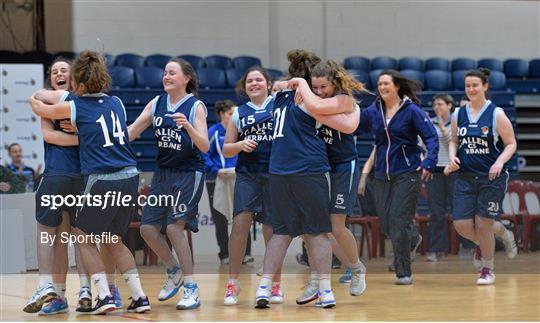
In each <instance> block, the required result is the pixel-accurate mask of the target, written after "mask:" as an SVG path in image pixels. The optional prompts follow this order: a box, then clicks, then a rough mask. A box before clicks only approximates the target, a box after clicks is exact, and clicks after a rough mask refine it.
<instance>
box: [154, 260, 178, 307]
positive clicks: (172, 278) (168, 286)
mask: <svg viewBox="0 0 540 323" xmlns="http://www.w3.org/2000/svg"><path fill="white" fill-rule="evenodd" d="M183 284H184V275H182V270H180V268H178V267H175V268H174V269H173V270H172V271H171V272H167V280H165V284H164V285H163V288H162V289H161V291H160V292H159V295H158V300H159V301H166V300H168V299H170V298H171V297H173V296H174V295H176V293H178V290H179V289H180V287H181V286H182V285H183Z"/></svg>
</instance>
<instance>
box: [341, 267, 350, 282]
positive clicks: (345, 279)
mask: <svg viewBox="0 0 540 323" xmlns="http://www.w3.org/2000/svg"><path fill="white" fill-rule="evenodd" d="M339 282H340V283H341V284H345V283H350V282H351V270H350V269H349V268H347V270H345V274H344V275H343V276H341V277H339Z"/></svg>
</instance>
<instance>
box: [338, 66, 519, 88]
mask: <svg viewBox="0 0 540 323" xmlns="http://www.w3.org/2000/svg"><path fill="white" fill-rule="evenodd" d="M348 71H349V73H351V74H352V75H354V76H355V77H356V79H358V80H359V81H360V82H362V83H364V85H365V86H366V87H367V88H369V89H373V90H376V88H377V81H378V78H379V74H380V73H381V72H382V71H383V70H381V69H379V70H373V71H369V72H366V71H363V70H356V69H349V70H348ZM468 71H469V70H457V71H453V72H448V71H443V70H431V71H427V72H422V71H417V70H401V71H400V73H401V75H403V76H404V77H406V78H408V79H412V80H415V81H417V83H418V84H419V85H420V86H421V89H423V90H427V91H449V90H458V91H463V90H464V89H465V79H464V78H465V74H466V73H467V72H468ZM489 87H490V89H492V90H507V89H508V88H507V86H506V75H504V73H502V72H498V71H492V72H491V75H490V77H489Z"/></svg>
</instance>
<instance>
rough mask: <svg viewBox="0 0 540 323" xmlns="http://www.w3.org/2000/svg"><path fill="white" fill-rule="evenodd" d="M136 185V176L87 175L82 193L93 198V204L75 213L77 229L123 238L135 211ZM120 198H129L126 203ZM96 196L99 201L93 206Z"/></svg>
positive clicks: (126, 174) (122, 174)
mask: <svg viewBox="0 0 540 323" xmlns="http://www.w3.org/2000/svg"><path fill="white" fill-rule="evenodd" d="M138 186H139V174H138V173H135V174H133V173H120V172H118V173H113V174H93V175H89V176H87V177H86V178H85V183H84V192H83V194H88V193H89V194H90V195H91V196H92V205H83V206H81V207H79V209H78V210H77V216H76V218H75V224H76V226H77V228H79V229H80V230H82V231H83V232H84V233H86V234H95V235H100V234H102V233H108V234H111V235H118V236H120V237H123V236H124V234H125V233H126V232H127V230H128V228H129V224H130V223H131V219H132V218H133V215H134V214H135V212H137V198H138V197H139V192H138ZM113 196H115V198H114V199H113ZM122 196H130V198H129V203H123V202H121V199H122V198H121V197H122ZM96 197H98V198H100V199H101V202H100V203H96V201H95V198H96ZM124 201H126V200H125V198H124Z"/></svg>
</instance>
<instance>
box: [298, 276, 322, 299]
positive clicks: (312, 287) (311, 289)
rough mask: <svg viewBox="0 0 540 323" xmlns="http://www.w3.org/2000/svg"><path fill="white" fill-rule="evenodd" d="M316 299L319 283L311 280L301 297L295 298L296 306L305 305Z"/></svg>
mask: <svg viewBox="0 0 540 323" xmlns="http://www.w3.org/2000/svg"><path fill="white" fill-rule="evenodd" d="M318 297H319V281H318V280H311V281H310V282H309V283H308V284H307V286H306V288H305V289H304V292H303V293H302V295H300V296H298V297H297V298H296V304H298V305H304V304H307V303H309V302H312V301H314V300H316V299H317V298H318Z"/></svg>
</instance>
